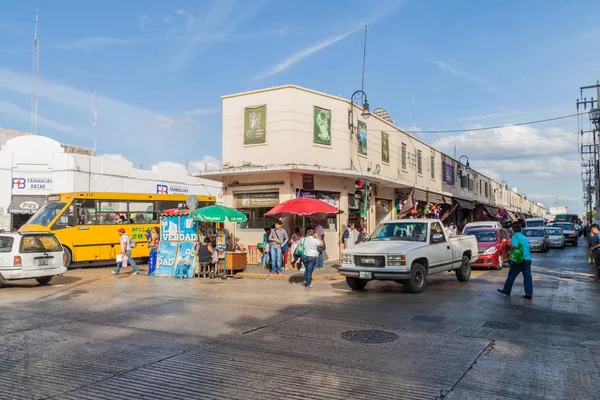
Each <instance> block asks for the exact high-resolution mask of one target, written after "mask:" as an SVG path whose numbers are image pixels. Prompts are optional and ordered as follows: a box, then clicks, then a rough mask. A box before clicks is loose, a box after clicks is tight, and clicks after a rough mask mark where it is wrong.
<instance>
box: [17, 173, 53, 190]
mask: <svg viewBox="0 0 600 400" xmlns="http://www.w3.org/2000/svg"><path fill="white" fill-rule="evenodd" d="M12 188H13V189H16V190H52V178H50V177H48V176H21V177H18V178H13V180H12Z"/></svg>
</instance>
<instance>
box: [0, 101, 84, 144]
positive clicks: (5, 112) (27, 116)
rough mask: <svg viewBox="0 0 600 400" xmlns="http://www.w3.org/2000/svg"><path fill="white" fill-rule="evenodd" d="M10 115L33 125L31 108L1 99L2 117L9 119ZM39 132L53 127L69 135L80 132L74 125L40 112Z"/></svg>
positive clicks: (0, 112)
mask: <svg viewBox="0 0 600 400" xmlns="http://www.w3.org/2000/svg"><path fill="white" fill-rule="evenodd" d="M8 117H12V118H16V119H18V120H20V121H23V122H25V123H29V124H30V125H31V110H30V109H25V108H21V107H19V106H17V105H15V104H13V103H9V102H8V101H4V100H0V119H4V120H5V119H8ZM37 124H38V133H43V131H44V129H53V130H56V131H58V132H62V133H67V134H69V135H75V136H77V135H78V132H77V131H76V129H75V128H74V127H73V126H70V125H65V124H62V123H59V122H56V121H54V120H52V119H49V118H46V117H44V116H43V115H41V114H40V113H38V121H37Z"/></svg>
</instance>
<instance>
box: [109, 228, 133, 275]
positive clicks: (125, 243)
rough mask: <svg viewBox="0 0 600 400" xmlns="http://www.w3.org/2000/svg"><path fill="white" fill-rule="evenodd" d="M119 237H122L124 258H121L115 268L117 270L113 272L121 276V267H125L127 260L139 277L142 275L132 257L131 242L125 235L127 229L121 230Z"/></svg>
mask: <svg viewBox="0 0 600 400" xmlns="http://www.w3.org/2000/svg"><path fill="white" fill-rule="evenodd" d="M118 232H119V236H121V241H120V242H121V254H122V258H121V260H122V261H121V262H120V263H117V267H116V268H115V270H114V271H113V272H112V273H113V274H115V275H119V272H120V271H121V267H122V266H123V263H124V262H125V260H127V261H129V263H131V268H133V275H138V274H139V273H140V270H139V268H138V266H137V264H136V263H135V260H134V259H133V257H132V256H131V246H130V240H129V236H127V234H126V233H125V229H123V228H121V229H119V231H118Z"/></svg>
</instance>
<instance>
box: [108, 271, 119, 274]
mask: <svg viewBox="0 0 600 400" xmlns="http://www.w3.org/2000/svg"><path fill="white" fill-rule="evenodd" d="M110 272H112V274H113V275H119V274H117V273H116V272H115V271H110Z"/></svg>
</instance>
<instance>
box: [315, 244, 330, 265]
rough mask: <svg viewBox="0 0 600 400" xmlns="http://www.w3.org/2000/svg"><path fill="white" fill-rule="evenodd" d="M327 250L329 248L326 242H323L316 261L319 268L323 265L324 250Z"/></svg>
mask: <svg viewBox="0 0 600 400" xmlns="http://www.w3.org/2000/svg"><path fill="white" fill-rule="evenodd" d="M325 250H327V246H325V244H323V247H319V256H318V257H317V263H316V267H317V268H322V267H323V252H324V251H325Z"/></svg>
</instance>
